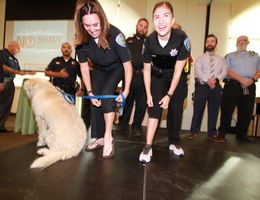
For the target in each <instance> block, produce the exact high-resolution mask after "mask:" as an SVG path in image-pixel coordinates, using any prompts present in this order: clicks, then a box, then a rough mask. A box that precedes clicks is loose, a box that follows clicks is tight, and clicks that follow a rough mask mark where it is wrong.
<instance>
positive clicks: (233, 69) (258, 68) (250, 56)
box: [219, 36, 260, 142]
mask: <svg viewBox="0 0 260 200" xmlns="http://www.w3.org/2000/svg"><path fill="white" fill-rule="evenodd" d="M248 44H249V41H248V37H247V36H240V37H238V39H237V43H236V46H237V51H235V52H232V53H229V54H227V55H226V61H227V66H228V72H227V75H228V78H227V79H226V82H225V86H224V89H223V93H222V103H221V119H220V127H219V136H220V137H222V138H225V134H226V133H227V132H229V129H230V123H231V119H232V114H233V112H234V109H235V107H237V110H238V112H237V113H238V115H237V124H236V138H237V140H238V141H239V142H251V141H250V140H249V139H248V138H247V131H248V127H249V124H250V119H251V116H252V112H253V107H254V100H255V92H256V91H255V90H256V86H255V82H256V81H257V80H258V79H259V77H260V58H259V56H258V54H257V53H255V52H252V51H247V50H246V48H247V45H248Z"/></svg>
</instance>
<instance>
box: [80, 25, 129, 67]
mask: <svg viewBox="0 0 260 200" xmlns="http://www.w3.org/2000/svg"><path fill="white" fill-rule="evenodd" d="M108 34H109V38H108V42H109V48H108V49H104V48H98V45H97V44H96V42H95V40H94V38H92V37H90V39H89V41H88V42H87V43H84V44H83V45H80V46H78V47H77V48H76V53H77V55H78V59H79V62H80V63H84V62H87V59H88V58H89V59H91V60H92V62H93V63H94V66H95V65H96V66H101V67H108V66H110V65H112V64H114V63H124V62H127V61H130V53H129V50H128V48H127V47H126V42H125V37H124V35H123V34H122V33H121V32H120V30H119V29H117V28H116V27H114V26H113V25H110V30H109V33H108Z"/></svg>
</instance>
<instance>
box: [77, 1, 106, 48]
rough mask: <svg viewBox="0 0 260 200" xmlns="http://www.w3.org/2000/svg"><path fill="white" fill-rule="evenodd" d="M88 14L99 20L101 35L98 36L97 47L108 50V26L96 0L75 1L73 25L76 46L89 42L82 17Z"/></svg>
mask: <svg viewBox="0 0 260 200" xmlns="http://www.w3.org/2000/svg"><path fill="white" fill-rule="evenodd" d="M90 14H96V15H97V16H98V17H99V19H100V25H101V34H100V36H99V41H98V46H99V47H102V48H104V49H106V48H109V43H108V31H109V28H110V25H109V23H108V20H107V17H106V14H105V12H104V10H103V8H102V6H101V5H100V3H99V2H98V1H97V0H77V3H76V9H75V15H74V23H75V26H76V40H75V44H76V46H77V45H81V44H83V43H84V42H88V41H89V37H90V35H89V34H88V32H87V31H86V30H85V29H84V26H83V23H82V17H83V16H85V15H90Z"/></svg>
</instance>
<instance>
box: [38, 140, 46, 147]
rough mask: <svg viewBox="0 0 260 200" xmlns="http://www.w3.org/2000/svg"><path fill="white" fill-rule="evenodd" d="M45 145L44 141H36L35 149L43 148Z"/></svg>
mask: <svg viewBox="0 0 260 200" xmlns="http://www.w3.org/2000/svg"><path fill="white" fill-rule="evenodd" d="M45 145H46V143H45V142H44V141H38V142H37V147H43V146H45Z"/></svg>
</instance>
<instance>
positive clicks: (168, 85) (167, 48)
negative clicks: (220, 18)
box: [139, 2, 190, 162]
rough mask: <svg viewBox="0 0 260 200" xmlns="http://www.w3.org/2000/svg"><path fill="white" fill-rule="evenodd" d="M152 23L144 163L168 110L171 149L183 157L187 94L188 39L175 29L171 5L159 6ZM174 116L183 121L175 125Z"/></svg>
mask: <svg viewBox="0 0 260 200" xmlns="http://www.w3.org/2000/svg"><path fill="white" fill-rule="evenodd" d="M153 22H154V29H155V32H153V33H151V34H150V35H149V37H148V38H147V40H146V42H145V49H144V54H143V61H144V72H143V74H144V83H145V89H146V95H147V104H148V107H149V110H148V111H149V119H148V126H147V136H146V145H145V147H144V149H143V151H142V153H141V154H140V156H139V160H140V161H141V162H150V160H151V156H152V142H153V138H154V134H155V131H156V128H157V126H158V122H159V119H160V117H161V114H162V110H163V109H167V108H168V107H169V108H168V115H167V130H168V134H169V144H170V145H169V149H170V151H171V152H172V153H174V154H175V155H178V156H180V155H183V154H184V151H183V150H182V148H181V146H180V137H179V133H178V131H179V130H177V129H179V128H180V125H181V124H180V123H181V117H182V116H181V114H182V107H183V101H184V99H185V96H186V94H187V85H186V79H185V80H182V79H183V78H182V76H181V75H182V72H183V67H184V65H185V63H186V58H188V57H189V51H190V46H189V39H188V38H187V36H186V34H185V33H184V32H182V31H181V30H176V29H172V24H173V23H174V16H173V8H172V5H171V4H170V3H169V2H160V3H157V4H156V5H155V6H154V9H153ZM173 115H175V116H177V117H178V119H180V120H176V121H173V120H172V119H173ZM176 123H177V124H176ZM176 130H177V131H176Z"/></svg>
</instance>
